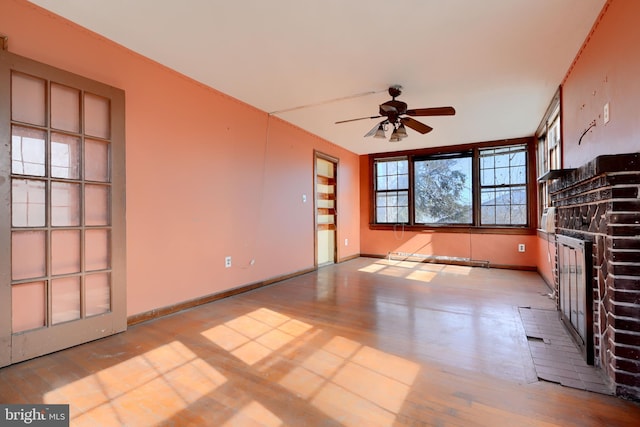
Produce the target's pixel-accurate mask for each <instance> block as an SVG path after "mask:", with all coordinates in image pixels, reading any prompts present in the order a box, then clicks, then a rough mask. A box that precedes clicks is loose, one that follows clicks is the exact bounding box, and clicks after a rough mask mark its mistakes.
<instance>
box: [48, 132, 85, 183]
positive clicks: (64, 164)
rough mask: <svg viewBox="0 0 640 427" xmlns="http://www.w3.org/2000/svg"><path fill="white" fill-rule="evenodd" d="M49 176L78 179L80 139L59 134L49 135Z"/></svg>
mask: <svg viewBox="0 0 640 427" xmlns="http://www.w3.org/2000/svg"><path fill="white" fill-rule="evenodd" d="M51 176H52V177H54V178H68V179H79V178H80V138H78V137H75V136H70V135H63V134H60V133H53V134H51Z"/></svg>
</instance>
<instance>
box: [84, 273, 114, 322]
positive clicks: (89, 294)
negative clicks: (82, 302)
mask: <svg viewBox="0 0 640 427" xmlns="http://www.w3.org/2000/svg"><path fill="white" fill-rule="evenodd" d="M85 291H86V315H87V317H88V316H95V315H96V314H102V313H107V312H108V311H110V310H111V286H110V276H109V274H108V273H100V274H90V275H88V276H86V278H85Z"/></svg>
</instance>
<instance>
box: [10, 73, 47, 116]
mask: <svg viewBox="0 0 640 427" xmlns="http://www.w3.org/2000/svg"><path fill="white" fill-rule="evenodd" d="M45 88H46V82H45V81H44V80H43V79H38V78H36V77H32V76H28V75H26V74H20V73H12V75H11V118H12V119H13V120H15V121H18V122H23V123H30V124H34V125H39V126H44V125H45V124H46V123H45V92H46V89H45Z"/></svg>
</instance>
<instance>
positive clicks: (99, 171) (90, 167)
mask: <svg viewBox="0 0 640 427" xmlns="http://www.w3.org/2000/svg"><path fill="white" fill-rule="evenodd" d="M84 149H85V153H84V162H85V163H84V178H85V179H86V180H87V181H100V182H109V143H107V142H102V141H96V140H93V139H86V140H85V142H84Z"/></svg>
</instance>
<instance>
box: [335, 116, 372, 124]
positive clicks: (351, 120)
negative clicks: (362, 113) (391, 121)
mask: <svg viewBox="0 0 640 427" xmlns="http://www.w3.org/2000/svg"><path fill="white" fill-rule="evenodd" d="M380 117H382V116H371V117H360V118H358V119H349V120H340V121H339V122H336V123H335V124H340V123H348V122H356V121H358V120H367V119H377V118H380Z"/></svg>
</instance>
